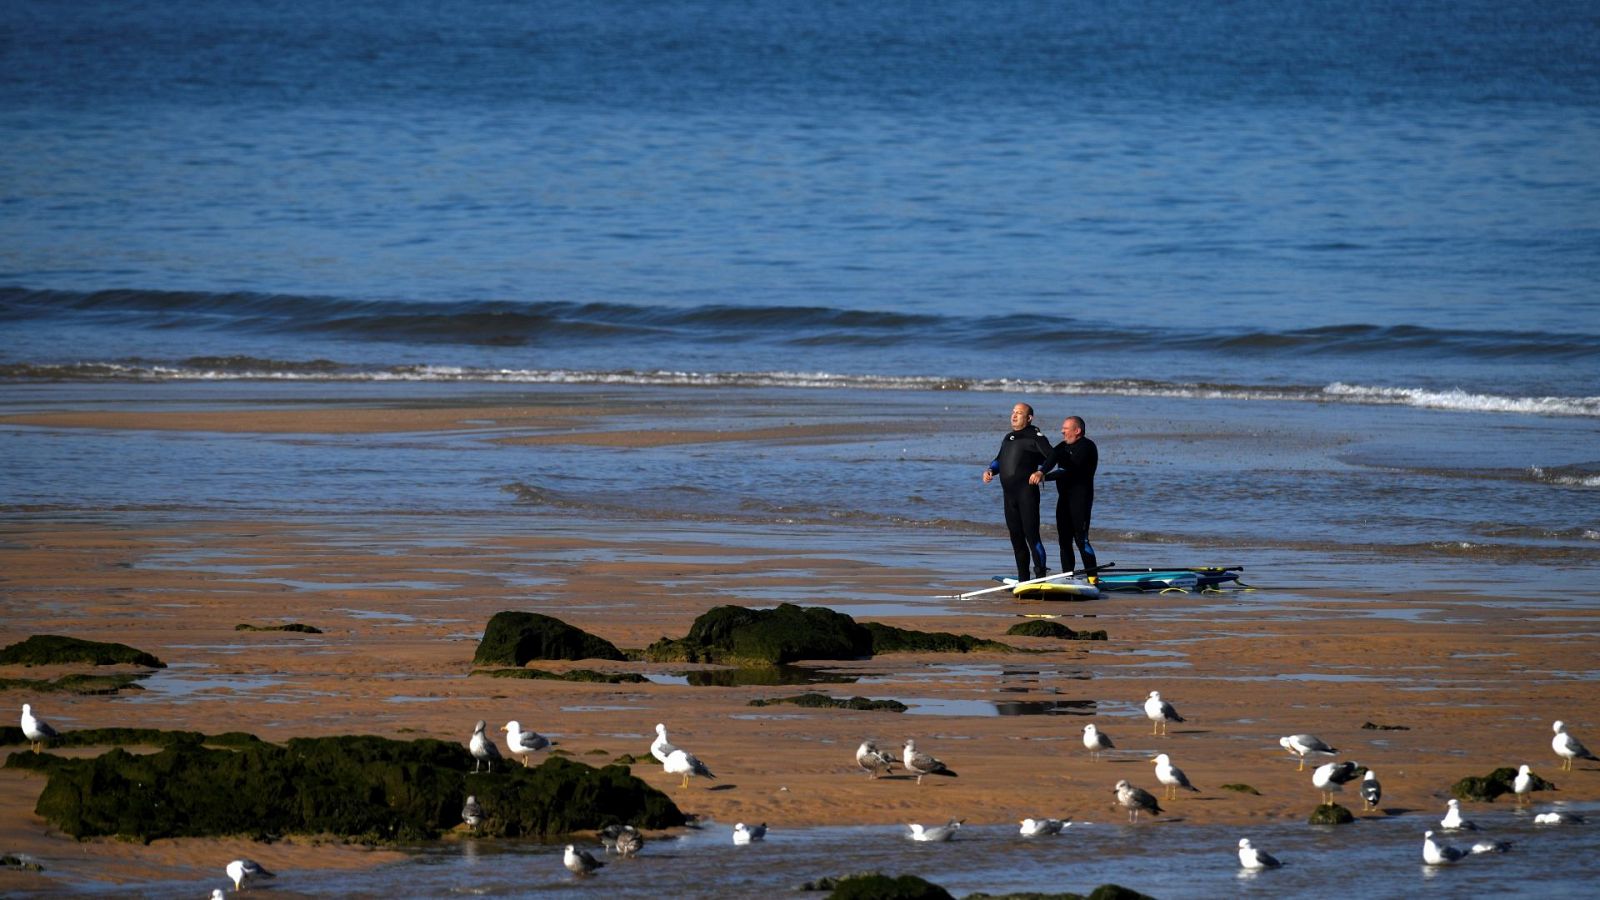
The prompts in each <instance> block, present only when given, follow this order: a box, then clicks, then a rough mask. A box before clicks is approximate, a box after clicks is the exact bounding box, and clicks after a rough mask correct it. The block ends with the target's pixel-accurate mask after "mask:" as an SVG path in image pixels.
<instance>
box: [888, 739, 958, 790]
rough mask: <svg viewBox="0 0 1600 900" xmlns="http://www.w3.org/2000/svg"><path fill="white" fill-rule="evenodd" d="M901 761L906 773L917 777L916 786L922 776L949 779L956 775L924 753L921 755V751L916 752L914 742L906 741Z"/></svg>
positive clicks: (915, 743)
mask: <svg viewBox="0 0 1600 900" xmlns="http://www.w3.org/2000/svg"><path fill="white" fill-rule="evenodd" d="M901 761H902V762H904V763H905V765H906V771H908V772H910V773H912V774H913V775H915V776H917V784H921V783H922V776H924V775H948V776H950V777H951V778H955V777H957V776H956V773H955V772H952V771H950V769H949V768H948V767H946V766H945V764H944V763H943V762H941V761H940V760H938V759H935V758H934V757H932V756H930V755H928V754H926V753H923V752H922V751H921V750H918V749H917V742H916V741H915V740H911V739H907V740H906V751H905V754H904V756H903V757H902V759H901Z"/></svg>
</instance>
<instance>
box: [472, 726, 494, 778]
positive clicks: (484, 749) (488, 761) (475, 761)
mask: <svg viewBox="0 0 1600 900" xmlns="http://www.w3.org/2000/svg"><path fill="white" fill-rule="evenodd" d="M488 727H489V724H488V723H487V722H485V721H483V720H482V719H479V720H478V724H477V725H475V726H473V728H472V740H471V741H470V742H468V744H467V749H468V750H471V751H472V771H473V772H477V771H478V767H479V766H484V765H486V766H488V769H489V771H491V772H493V771H494V764H495V763H497V762H499V761H500V748H499V747H497V746H495V743H494V739H493V738H491V737H489V735H488V734H487V733H486V732H485V731H484V729H486V728H488Z"/></svg>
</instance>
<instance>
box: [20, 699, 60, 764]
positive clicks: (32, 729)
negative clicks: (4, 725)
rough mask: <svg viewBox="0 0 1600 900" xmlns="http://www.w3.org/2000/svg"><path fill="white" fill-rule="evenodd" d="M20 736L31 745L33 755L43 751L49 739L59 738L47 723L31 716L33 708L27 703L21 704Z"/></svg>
mask: <svg viewBox="0 0 1600 900" xmlns="http://www.w3.org/2000/svg"><path fill="white" fill-rule="evenodd" d="M22 735H23V737H26V738H27V739H28V741H29V742H30V743H31V744H32V747H33V752H35V753H38V752H39V751H41V750H43V749H44V745H45V744H48V743H50V739H51V738H55V737H60V734H59V733H58V732H57V731H56V730H55V729H54V728H51V727H50V723H49V722H46V721H45V720H43V719H41V718H39V717H38V716H36V715H34V714H33V707H32V706H31V705H30V704H27V703H24V704H22Z"/></svg>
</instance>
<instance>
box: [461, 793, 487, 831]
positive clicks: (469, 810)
mask: <svg viewBox="0 0 1600 900" xmlns="http://www.w3.org/2000/svg"><path fill="white" fill-rule="evenodd" d="M461 821H463V822H465V823H467V827H468V828H471V829H472V830H473V832H474V833H476V832H477V830H478V826H479V825H482V824H483V807H482V806H481V805H479V803H478V798H477V797H474V796H473V795H471V794H468V795H467V802H465V803H463V804H461Z"/></svg>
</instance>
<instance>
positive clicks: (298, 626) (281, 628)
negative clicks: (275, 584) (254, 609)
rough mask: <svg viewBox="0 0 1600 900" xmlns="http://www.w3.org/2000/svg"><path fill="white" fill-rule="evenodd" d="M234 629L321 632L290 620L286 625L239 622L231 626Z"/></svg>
mask: <svg viewBox="0 0 1600 900" xmlns="http://www.w3.org/2000/svg"><path fill="white" fill-rule="evenodd" d="M233 630H234V631H296V632H299V633H301V634H321V633H322V629H321V628H315V627H313V626H311V625H302V624H300V623H299V622H290V623H289V624H287V625H251V624H250V623H249V622H240V623H239V624H238V625H235V626H233Z"/></svg>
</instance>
